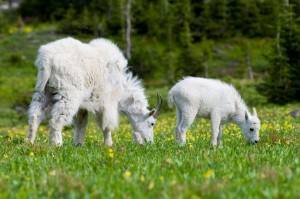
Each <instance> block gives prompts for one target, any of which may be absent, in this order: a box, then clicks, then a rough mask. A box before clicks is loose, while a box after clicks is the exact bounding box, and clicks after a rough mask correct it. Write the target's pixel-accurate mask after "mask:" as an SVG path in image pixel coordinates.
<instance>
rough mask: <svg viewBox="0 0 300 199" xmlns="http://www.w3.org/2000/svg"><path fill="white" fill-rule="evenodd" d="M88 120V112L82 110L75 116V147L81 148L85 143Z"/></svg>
mask: <svg viewBox="0 0 300 199" xmlns="http://www.w3.org/2000/svg"><path fill="white" fill-rule="evenodd" d="M87 120H88V112H87V111H86V110H82V109H80V110H79V111H78V113H77V114H76V115H75V116H74V119H73V125H74V130H75V135H74V144H75V146H81V145H83V143H84V135H85V131H86V125H87Z"/></svg>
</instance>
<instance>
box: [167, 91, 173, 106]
mask: <svg viewBox="0 0 300 199" xmlns="http://www.w3.org/2000/svg"><path fill="white" fill-rule="evenodd" d="M173 104H174V94H173V90H172V89H171V90H170V91H169V94H168V105H169V107H170V108H172V107H173Z"/></svg>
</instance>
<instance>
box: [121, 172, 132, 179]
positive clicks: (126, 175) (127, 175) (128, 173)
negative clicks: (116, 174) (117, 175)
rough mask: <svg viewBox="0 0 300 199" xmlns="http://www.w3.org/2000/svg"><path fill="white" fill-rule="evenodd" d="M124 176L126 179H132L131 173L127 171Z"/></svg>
mask: <svg viewBox="0 0 300 199" xmlns="http://www.w3.org/2000/svg"><path fill="white" fill-rule="evenodd" d="M123 176H124V178H130V177H131V172H130V171H125V173H124V174H123Z"/></svg>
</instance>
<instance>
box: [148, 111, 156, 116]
mask: <svg viewBox="0 0 300 199" xmlns="http://www.w3.org/2000/svg"><path fill="white" fill-rule="evenodd" d="M154 113H155V109H153V110H151V111H150V112H149V117H150V116H152V115H153V114H154Z"/></svg>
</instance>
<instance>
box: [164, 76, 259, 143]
mask: <svg viewBox="0 0 300 199" xmlns="http://www.w3.org/2000/svg"><path fill="white" fill-rule="evenodd" d="M168 101H169V105H170V106H171V105H172V104H173V103H174V104H175V106H176V113H177V124H176V141H177V142H178V143H179V144H181V145H183V144H185V142H186V131H187V130H188V128H189V126H190V125H191V124H192V122H193V121H194V119H195V117H196V116H199V117H203V118H209V119H210V120H211V128H212V138H211V145H213V146H216V145H220V144H221V137H222V130H221V125H222V124H224V123H226V122H232V123H235V124H237V125H238V126H239V127H240V128H241V129H242V131H243V133H244V135H245V136H246V137H247V138H248V139H249V141H250V142H252V143H257V142H258V141H259V136H258V135H259V129H260V120H259V119H258V117H257V114H256V110H255V109H253V110H254V111H253V116H251V115H250V113H249V111H248V108H247V106H246V105H245V103H244V101H243V100H242V99H241V97H240V95H239V93H238V92H237V91H236V89H235V88H234V87H233V86H231V85H229V84H226V83H223V82H221V81H219V80H214V79H205V78H196V77H187V78H185V79H183V80H181V81H180V82H178V83H177V84H176V85H175V86H173V88H172V89H171V90H170V91H169V97H168Z"/></svg>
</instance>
